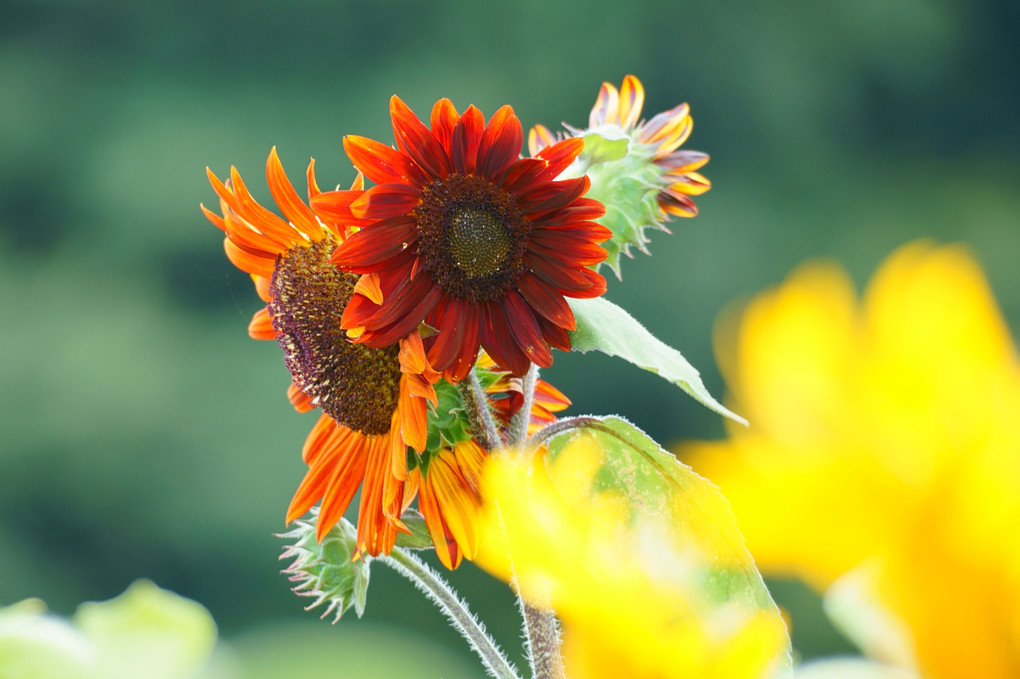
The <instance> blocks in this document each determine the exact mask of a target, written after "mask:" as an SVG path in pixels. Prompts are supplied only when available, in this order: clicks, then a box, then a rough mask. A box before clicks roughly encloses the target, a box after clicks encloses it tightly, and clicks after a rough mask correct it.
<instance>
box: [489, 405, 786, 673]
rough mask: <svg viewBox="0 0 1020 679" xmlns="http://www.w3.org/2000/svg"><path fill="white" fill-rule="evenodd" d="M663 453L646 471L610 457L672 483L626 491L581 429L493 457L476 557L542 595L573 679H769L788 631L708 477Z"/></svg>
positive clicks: (639, 475) (536, 597)
mask: <svg viewBox="0 0 1020 679" xmlns="http://www.w3.org/2000/svg"><path fill="white" fill-rule="evenodd" d="M616 422H622V420H616ZM624 424H625V426H628V427H629V426H630V425H626V423H624ZM634 431H636V430H634ZM641 436H643V434H642V435H641ZM645 440H647V441H650V439H645ZM656 448H657V446H656ZM609 454H611V453H609ZM664 456H665V457H666V458H668V460H667V461H668V462H669V463H672V464H673V465H675V467H676V468H675V469H670V470H667V471H666V472H664V473H660V472H659V471H657V470H656V471H655V472H653V476H655V477H657V479H655V478H652V477H644V475H645V473H646V472H647V470H642V469H640V466H641V464H642V463H641V461H640V460H639V461H638V462H637V463H636V464H635V462H634V461H635V459H637V458H631V459H629V460H624V458H620V457H617V458H616V460H617V461H622V466H621V467H619V468H626V469H627V470H628V471H629V473H630V477H629V482H630V483H631V484H633V486H632V487H634V488H638V489H640V488H641V487H646V488H651V487H652V486H650V485H645V484H648V483H649V478H652V480H651V482H650V483H652V484H653V485H654V484H657V483H658V481H662V482H663V483H662V485H663V486H666V487H673V488H675V490H673V491H670V492H665V493H659V492H655V493H653V494H649V495H644V496H640V490H638V491H637V492H638V496H635V495H632V496H630V497H628V496H627V494H626V493H625V492H620V490H619V485H618V484H617V483H616V482H615V481H613V480H609V479H608V476H609V475H610V474H611V473H612V471H613V462H614V460H613V459H608V460H607V450H606V448H605V446H603V445H601V444H599V443H597V442H596V439H594V438H593V437H592V436H590V435H585V434H581V435H578V436H577V437H575V438H573V440H572V441H571V442H570V443H568V444H566V445H565V446H564V447H563V448H562V449H561V450H560V451H559V454H558V455H555V456H546V455H544V454H540V455H536V456H534V457H533V458H526V457H523V456H518V455H516V454H511V455H501V456H493V457H492V458H490V460H488V461H487V462H486V466H485V470H484V476H483V493H484V495H485V497H486V498H487V504H486V507H485V509H484V514H483V516H484V521H485V523H486V525H485V529H484V530H482V531H480V534H482V535H485V540H484V541H483V542H482V544H481V547H480V550H479V554H478V556H477V559H476V563H478V564H479V565H480V566H482V567H483V568H485V569H487V570H489V571H490V572H492V573H494V574H496V575H498V576H500V577H502V578H504V579H506V580H510V579H512V577H514V576H516V579H517V582H518V584H519V586H520V588H521V591H522V592H523V593H524V595H525V597H526V598H527V599H528V600H529V601H532V602H543V601H544V602H548V603H551V605H552V607H553V608H554V609H555V610H556V613H557V615H558V616H559V617H560V619H561V620H562V621H563V623H564V643H563V654H564V662H565V665H566V670H567V675H568V676H569V677H570V678H571V679H599V678H602V677H607V678H608V677H613V678H614V679H616V678H619V677H634V678H638V679H640V678H644V677H649V678H652V677H654V678H663V679H665V678H667V677H684V678H686V679H689V678H690V677H699V678H713V677H715V678H718V679H724V678H725V679H739V678H748V679H750V678H752V677H755V678H757V677H761V678H765V677H769V676H775V675H774V674H773V672H777V671H779V670H782V669H785V668H786V664H787V663H788V661H789V656H788V644H789V641H788V638H787V635H786V628H785V625H784V623H783V621H782V619H781V618H780V616H779V614H778V611H777V609H776V608H775V605H774V604H772V602H771V600H770V599H769V597H768V595H767V593H766V592H765V590H764V587H763V586H762V585H761V581H760V578H759V576H758V575H757V573H756V572H755V571H754V568H753V565H752V564H751V562H750V558H749V556H748V555H747V552H746V550H745V549H744V547H743V545H742V542H741V540H740V536H739V534H738V533H737V532H736V528H735V524H734V519H733V516H732V515H731V514H730V513H729V510H728V508H727V506H726V503H725V501H724V500H723V499H722V498H721V496H720V495H719V492H718V490H717V489H716V488H715V487H714V486H712V485H711V484H709V483H707V482H706V481H705V480H704V479H701V478H699V477H697V475H695V474H693V473H692V472H691V471H690V469H688V468H686V467H684V466H682V465H680V464H679V463H676V461H675V460H673V459H672V458H671V457H669V456H668V455H666V454H665V453H664ZM645 459H647V458H645ZM643 477H644V478H643ZM655 487H656V488H658V486H657V485H655ZM646 501H649V502H648V503H647V506H644V507H641V508H639V509H636V508H635V505H636V504H644V503H645V502H646ZM655 505H658V506H655ZM652 516H659V517H663V518H665V517H669V520H663V521H655V520H651V519H650V517H652ZM748 574H750V577H748ZM536 605H537V604H536Z"/></svg>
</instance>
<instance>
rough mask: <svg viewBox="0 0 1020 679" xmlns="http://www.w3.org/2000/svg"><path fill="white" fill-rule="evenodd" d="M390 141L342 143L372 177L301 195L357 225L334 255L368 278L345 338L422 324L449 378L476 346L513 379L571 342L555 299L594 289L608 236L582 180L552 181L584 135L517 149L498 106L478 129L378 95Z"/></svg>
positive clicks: (474, 116)
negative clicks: (427, 116)
mask: <svg viewBox="0 0 1020 679" xmlns="http://www.w3.org/2000/svg"><path fill="white" fill-rule="evenodd" d="M390 115H391V117H392V120H393V130H394V136H395V137H396V148H395V149H394V148H391V147H389V146H386V145H384V144H381V143H379V142H377V141H373V140H371V139H366V138H364V137H358V136H347V137H345V138H344V148H345V149H346V151H347V154H348V156H350V158H351V161H352V162H353V163H354V166H355V167H356V168H357V169H358V170H360V171H361V172H363V173H364V175H365V176H366V177H368V178H369V179H370V180H372V181H373V182H375V183H376V186H374V187H372V188H371V189H369V190H367V191H360V190H354V191H331V192H327V193H323V194H321V195H319V196H316V197H314V198H313V199H312V207H313V208H314V209H315V211H316V213H317V214H319V215H320V216H322V217H323V218H325V219H327V220H335V221H337V222H339V223H345V224H350V225H352V226H357V227H359V228H360V230H359V231H358V232H357V233H354V234H353V235H352V236H351V237H350V238H347V239H346V240H345V241H344V242H343V243H341V244H340V245H339V247H338V248H337V250H336V252H335V253H334V256H333V262H334V263H335V264H337V265H338V266H339V267H340V268H341V269H342V270H344V271H349V272H353V273H356V274H367V275H368V276H367V277H366V278H367V281H366V283H365V287H366V289H371V290H372V291H373V292H374V293H375V297H374V298H372V297H370V296H368V295H358V296H355V299H354V301H353V302H352V304H351V305H350V306H348V308H347V310H346V311H345V313H344V316H343V320H342V325H343V327H344V328H347V329H349V330H351V335H352V337H355V338H356V341H357V342H360V343H364V344H366V345H367V346H371V347H383V346H387V345H390V344H392V343H393V342H396V341H397V340H398V339H400V338H401V337H404V336H406V335H407V334H408V333H410V332H413V331H414V330H415V329H416V328H417V327H418V326H419V324H420V323H422V322H425V323H427V324H428V325H430V326H432V327H433V328H435V329H436V330H438V334H437V335H436V336H435V337H433V338H429V339H428V343H429V347H428V360H429V363H431V364H432V365H433V366H434V367H435V368H436V369H437V370H440V371H443V372H444V374H445V376H446V377H447V379H449V380H451V381H459V380H460V379H462V378H463V377H464V376H465V375H467V373H468V371H469V370H470V369H471V366H473V365H474V363H475V359H476V358H477V355H478V350H479V347H483V348H484V349H485V350H486V352H488V354H489V355H490V356H491V357H492V358H493V359H494V360H495V361H496V362H497V363H498V364H499V365H501V366H503V367H505V368H507V369H509V370H510V371H511V372H512V373H514V374H517V375H521V374H523V373H524V372H526V371H527V369H528V367H529V366H530V365H531V363H535V364H537V365H539V366H548V365H550V364H551V363H552V360H553V359H552V353H551V351H550V345H551V346H552V347H556V348H559V349H563V350H569V348H570V339H569V337H568V335H567V331H568V330H572V329H574V317H573V313H572V312H571V310H570V307H569V306H568V305H567V303H566V301H565V300H564V298H565V297H597V296H599V295H601V294H602V293H603V292H604V291H605V279H604V278H603V277H602V276H600V275H599V274H597V273H595V272H594V271H592V270H591V269H589V268H587V267H589V266H591V265H594V264H598V263H599V262H601V261H602V260H603V259H604V258H605V256H606V252H605V250H603V249H602V248H601V247H600V246H599V245H598V243H599V242H601V241H604V240H606V239H607V238H609V237H610V236H611V233H610V232H609V231H608V229H606V228H605V227H603V226H601V225H599V224H597V223H596V222H594V221H592V220H594V219H597V218H599V217H601V216H602V214H603V213H604V211H605V210H604V208H603V206H602V205H601V204H600V203H599V202H598V201H595V200H591V199H590V198H585V197H584V193H585V192H586V191H587V189H588V186H589V181H588V179H587V178H586V177H578V178H575V179H568V180H557V177H558V176H559V174H560V173H561V172H562V171H563V169H564V168H566V167H567V166H569V165H570V164H571V162H572V161H573V160H574V158H575V157H576V156H577V154H578V153H580V151H581V149H582V147H583V145H584V143H583V141H582V140H580V139H568V140H565V141H563V142H560V143H558V144H554V145H551V146H549V147H548V148H546V149H543V151H542V152H540V153H538V154H536V156H535V157H534V158H524V159H521V158H520V152H521V145H522V142H523V130H522V128H521V124H520V122H519V121H518V119H517V117H516V116H515V115H514V112H513V109H511V108H510V107H509V106H504V107H502V108H501V109H499V110H498V111H497V112H496V113H495V115H493V117H492V118H491V119H490V120H489V123H488V124H487V125H486V124H485V120H484V118H483V116H482V114H481V112H480V111H479V110H478V109H476V108H475V107H474V106H470V107H468V109H467V110H466V111H464V113H463V115H461V114H458V113H457V111H456V109H455V108H454V106H453V104H452V103H451V102H450V101H449V100H447V99H441V100H440V101H438V102H437V103H436V105H435V106H434V108H433V109H432V116H431V128H429V127H426V126H425V125H424V124H423V123H422V122H421V121H420V120H419V119H418V117H417V116H416V115H415V114H414V113H413V112H412V111H411V109H409V108H408V107H407V106H406V105H405V104H404V102H402V101H401V100H400V99H399V98H397V97H396V96H394V97H393V98H392V100H391V101H390Z"/></svg>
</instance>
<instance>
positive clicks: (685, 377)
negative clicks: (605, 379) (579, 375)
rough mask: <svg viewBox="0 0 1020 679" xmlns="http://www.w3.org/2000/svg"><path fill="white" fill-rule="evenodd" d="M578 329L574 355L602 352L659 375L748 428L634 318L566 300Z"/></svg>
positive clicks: (604, 304) (611, 307)
mask: <svg viewBox="0 0 1020 679" xmlns="http://www.w3.org/2000/svg"><path fill="white" fill-rule="evenodd" d="M567 303H568V304H570V309H571V310H572V311H573V312H574V318H575V319H576V321H577V329H576V330H574V331H573V332H571V333H570V344H571V347H572V348H573V350H574V351H580V352H581V353H587V352H589V351H593V350H594V351H601V352H602V353H604V354H607V355H609V356H619V357H620V358H622V359H624V360H626V361H629V362H630V363H633V364H634V365H636V366H638V367H639V368H643V369H645V370H648V371H650V372H653V373H655V374H656V375H659V376H660V377H662V378H663V379H665V380H667V381H669V382H672V383H673V384H675V385H677V386H678V387H680V388H681V389H683V390H684V391H686V392H687V393H688V394H690V395H691V396H693V397H694V398H695V399H696V400H698V401H700V402H701V403H702V404H704V405H705V406H707V407H709V408H711V409H712V410H714V411H716V412H717V413H720V414H721V415H725V416H726V417H729V418H730V419H732V420H735V421H737V422H740V423H741V424H743V425H747V420H745V419H744V418H742V417H740V416H739V415H737V414H736V413H734V412H732V411H731V410H729V409H728V408H726V407H724V406H723V405H722V404H721V403H719V402H718V401H716V400H715V399H714V398H713V397H712V395H711V394H709V393H708V390H707V389H706V388H705V385H704V384H703V383H702V381H701V375H699V374H698V371H697V370H695V369H694V366H692V365H691V364H690V363H688V362H687V359H685V358H684V357H683V355H682V354H681V353H680V352H679V351H677V350H676V349H673V348H672V347H670V346H668V345H666V344H664V343H663V342H661V341H660V340H658V339H656V338H655V337H654V336H653V335H652V334H651V333H650V332H648V331H647V330H646V329H645V327H644V326H643V325H641V324H640V323H638V322H637V321H636V320H635V319H634V317H633V316H631V315H630V314H628V313H627V312H626V311H624V310H623V309H621V308H620V307H618V306H616V305H615V304H613V303H612V302H610V301H609V300H607V299H603V298H601V297H597V298H595V299H571V298H567Z"/></svg>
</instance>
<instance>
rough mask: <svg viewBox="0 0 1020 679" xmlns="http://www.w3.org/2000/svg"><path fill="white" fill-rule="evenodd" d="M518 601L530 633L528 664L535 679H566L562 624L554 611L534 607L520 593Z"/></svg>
mask: <svg viewBox="0 0 1020 679" xmlns="http://www.w3.org/2000/svg"><path fill="white" fill-rule="evenodd" d="M517 601H518V602H519V603H520V606H521V614H522V615H523V616H524V629H525V631H526V632H527V633H528V663H529V664H530V665H531V671H532V677H534V679H566V676H567V674H566V671H565V670H564V669H563V657H562V656H561V655H560V622H559V620H557V619H556V614H555V613H553V611H552V609H546V608H537V607H535V606H532V605H531V604H529V603H528V602H527V601H525V600H524V597H523V596H521V594H520V592H518V593H517Z"/></svg>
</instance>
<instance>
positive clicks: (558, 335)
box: [535, 316, 570, 382]
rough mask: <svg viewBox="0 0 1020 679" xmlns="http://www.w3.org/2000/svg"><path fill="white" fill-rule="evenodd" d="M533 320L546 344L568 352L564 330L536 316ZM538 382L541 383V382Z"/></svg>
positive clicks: (568, 338) (566, 336)
mask: <svg viewBox="0 0 1020 679" xmlns="http://www.w3.org/2000/svg"><path fill="white" fill-rule="evenodd" d="M535 320H537V321H538V327H540V328H541V329H542V337H544V338H545V341H546V342H548V343H549V344H550V345H552V346H554V347H556V348H557V349H559V350H560V351H570V335H568V334H567V331H566V329H565V328H561V327H560V326H558V325H556V324H555V323H553V322H552V321H549V320H547V319H546V318H544V317H542V316H538V317H537V318H536V319H535ZM539 381H540V382H541V380H539Z"/></svg>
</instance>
